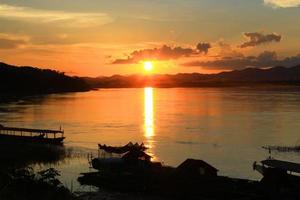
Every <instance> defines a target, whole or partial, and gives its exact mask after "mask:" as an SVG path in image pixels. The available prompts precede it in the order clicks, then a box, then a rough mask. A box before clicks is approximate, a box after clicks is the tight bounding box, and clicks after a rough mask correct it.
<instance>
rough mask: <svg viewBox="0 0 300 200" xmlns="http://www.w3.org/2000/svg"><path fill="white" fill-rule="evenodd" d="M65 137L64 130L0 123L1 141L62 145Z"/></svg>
mask: <svg viewBox="0 0 300 200" xmlns="http://www.w3.org/2000/svg"><path fill="white" fill-rule="evenodd" d="M64 139H65V137H64V131H63V130H47V129H32V128H16V127H6V126H3V125H1V124H0V141H5V142H31V143H38V144H54V145H62V144H63V140H64Z"/></svg>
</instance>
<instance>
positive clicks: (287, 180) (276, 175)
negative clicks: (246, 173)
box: [253, 158, 300, 185]
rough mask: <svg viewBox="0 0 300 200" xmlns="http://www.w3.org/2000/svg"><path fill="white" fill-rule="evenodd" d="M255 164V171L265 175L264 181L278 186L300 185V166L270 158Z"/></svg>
mask: <svg viewBox="0 0 300 200" xmlns="http://www.w3.org/2000/svg"><path fill="white" fill-rule="evenodd" d="M260 163H261V164H257V163H256V162H254V163H253V169H254V170H256V171H258V172H259V173H261V174H262V175H263V179H262V180H263V181H264V182H268V183H278V184H292V183H293V184H298V185H300V176H299V174H300V164H299V163H294V162H288V161H282V160H276V159H273V158H269V159H266V160H263V161H260Z"/></svg>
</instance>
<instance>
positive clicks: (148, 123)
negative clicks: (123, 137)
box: [144, 87, 157, 160]
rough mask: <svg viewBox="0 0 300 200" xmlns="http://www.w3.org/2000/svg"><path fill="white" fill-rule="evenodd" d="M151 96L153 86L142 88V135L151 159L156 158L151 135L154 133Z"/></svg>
mask: <svg viewBox="0 0 300 200" xmlns="http://www.w3.org/2000/svg"><path fill="white" fill-rule="evenodd" d="M153 96H154V95H153V88H151V87H147V88H145V89H144V106H145V107H144V136H145V138H146V141H145V142H146V145H147V147H148V148H149V149H148V153H149V154H150V155H151V156H152V160H157V158H156V156H155V155H154V153H153V150H154V141H153V137H154V135H155V130H154V106H153Z"/></svg>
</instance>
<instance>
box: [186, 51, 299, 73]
mask: <svg viewBox="0 0 300 200" xmlns="http://www.w3.org/2000/svg"><path fill="white" fill-rule="evenodd" d="M299 64H300V54H299V55H296V56H291V57H286V58H284V59H278V57H277V54H276V52H273V51H264V52H262V53H261V54H259V55H258V56H239V57H222V58H221V59H216V60H212V61H193V62H188V63H185V64H183V65H184V66H199V67H202V68H205V69H220V70H233V69H244V68H247V67H257V68H265V67H272V66H286V67H291V66H295V65H299Z"/></svg>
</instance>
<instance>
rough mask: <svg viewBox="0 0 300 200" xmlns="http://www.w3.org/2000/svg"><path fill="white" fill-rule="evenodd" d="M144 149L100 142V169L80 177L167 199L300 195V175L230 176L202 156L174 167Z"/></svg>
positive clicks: (97, 163)
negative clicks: (201, 158)
mask: <svg viewBox="0 0 300 200" xmlns="http://www.w3.org/2000/svg"><path fill="white" fill-rule="evenodd" d="M145 151H146V148H144V146H143V144H137V143H136V144H133V143H129V144H127V145H125V146H123V147H111V146H106V145H99V153H98V155H99V156H98V158H94V159H92V160H91V164H92V166H93V168H95V169H97V170H98V171H97V172H90V173H83V174H82V176H80V177H79V178H78V180H79V182H80V183H81V184H83V185H93V186H97V187H99V188H103V187H104V188H109V189H111V190H114V191H121V192H127V193H132V194H144V196H159V197H161V198H164V199H295V200H296V199H299V198H300V194H299V192H298V189H299V187H300V178H299V177H296V176H295V177H294V176H293V177H290V176H285V175H284V173H266V175H265V176H264V178H263V179H262V180H261V181H260V182H258V181H250V180H243V179H236V178H229V177H224V176H218V175H217V172H218V170H217V169H216V168H214V167H213V166H211V165H209V164H208V163H206V162H205V161H202V160H194V159H187V160H186V161H184V162H183V163H182V164H180V165H179V166H178V167H176V168H174V167H168V166H163V165H162V164H161V163H157V162H152V161H151V159H150V158H149V155H147V154H146V153H145ZM116 154H117V156H116ZM249 167H250V166H249ZM269 171H271V172H273V171H274V170H273V169H270V170H267V172H269ZM275 171H276V170H275ZM286 175H287V174H286ZM286 177H287V178H286Z"/></svg>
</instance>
